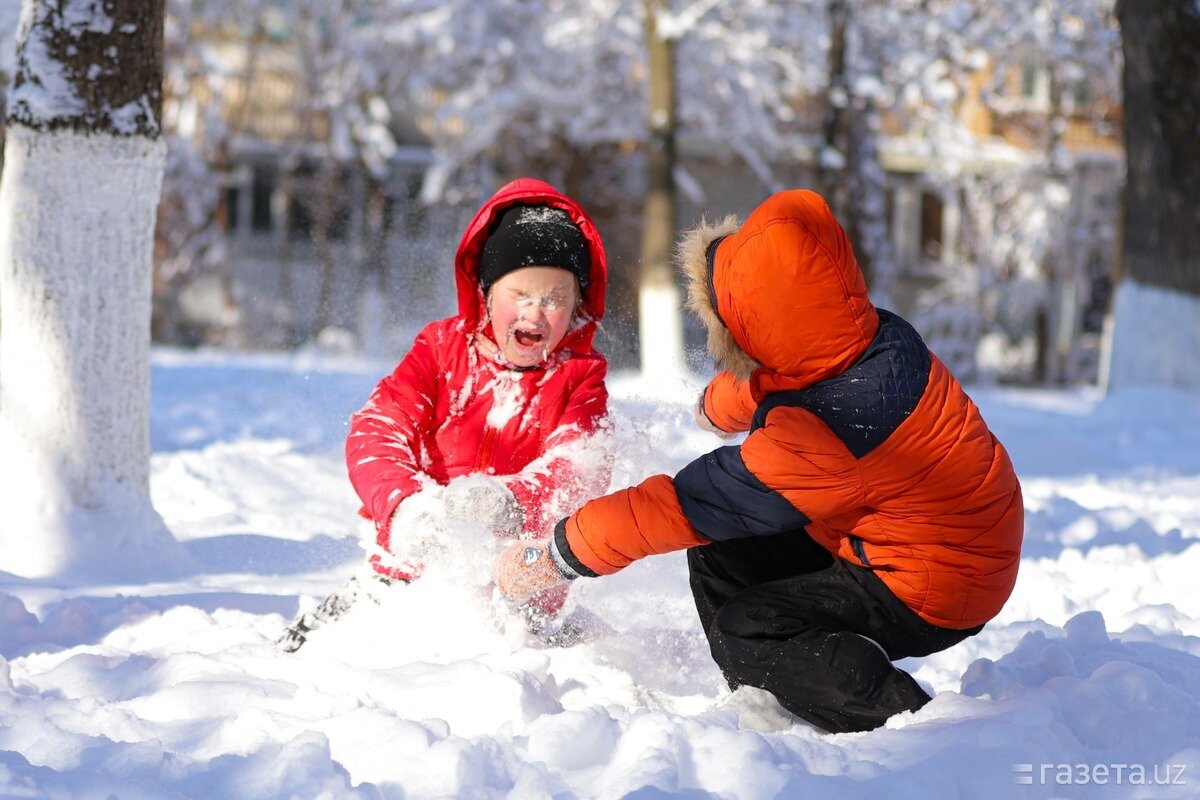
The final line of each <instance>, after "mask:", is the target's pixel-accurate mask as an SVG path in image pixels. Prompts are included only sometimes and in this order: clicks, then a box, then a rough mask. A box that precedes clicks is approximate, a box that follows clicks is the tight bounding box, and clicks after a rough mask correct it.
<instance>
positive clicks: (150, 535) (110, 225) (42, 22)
mask: <svg viewBox="0 0 1200 800" xmlns="http://www.w3.org/2000/svg"><path fill="white" fill-rule="evenodd" d="M162 53H163V2H162V0H142V1H141V2H133V0H128V1H127V2H110V3H104V4H101V3H100V2H96V0H58V2H52V1H51V0H24V3H23V5H22V10H21V19H20V24H19V27H18V31H17V63H16V72H15V78H14V81H13V87H12V91H11V94H10V97H9V106H8V116H7V122H8V135H7V141H6V148H5V168H4V176H3V181H2V182H0V319H2V320H3V324H2V326H0V508H2V509H3V514H2V515H0V569H3V570H4V571H6V572H10V573H15V574H17V575H21V576H26V577H35V578H54V579H58V580H83V581H91V580H108V581H117V580H137V579H141V578H146V577H150V576H153V577H162V576H164V575H168V574H170V573H172V572H178V571H180V570H182V569H184V568H186V566H187V563H186V562H187V556H186V555H185V553H184V551H183V548H182V547H181V546H180V545H179V544H178V543H177V542H175V540H174V539H173V538H172V537H171V535H170V533H169V532H168V531H167V529H166V527H165V526H164V525H163V523H162V520H161V519H160V518H159V516H158V514H157V513H156V512H155V511H154V509H153V507H152V505H151V503H150V497H149V475H148V473H149V456H150V443H149V379H150V374H149V343H150V289H151V257H152V253H151V248H152V241H153V227H154V218H155V207H156V204H157V202H158V195H159V189H160V185H161V181H162V175H163V164H164V159H165V152H164V151H165V147H164V145H163V143H162V141H161V140H160V137H159V116H160V109H161V99H162V98H161V87H162V69H163V67H162Z"/></svg>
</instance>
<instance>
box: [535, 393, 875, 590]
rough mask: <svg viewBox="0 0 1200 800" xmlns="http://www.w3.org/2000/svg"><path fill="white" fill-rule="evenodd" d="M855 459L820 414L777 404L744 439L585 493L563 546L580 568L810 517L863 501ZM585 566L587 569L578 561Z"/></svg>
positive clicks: (603, 569)
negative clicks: (665, 471) (642, 477)
mask: <svg viewBox="0 0 1200 800" xmlns="http://www.w3.org/2000/svg"><path fill="white" fill-rule="evenodd" d="M863 499H864V490H863V488H862V483H861V480H860V478H859V472H858V464H857V460H856V459H855V458H854V456H853V455H851V454H850V452H849V451H848V450H847V449H846V447H845V445H843V444H842V443H841V441H840V440H839V439H838V438H837V437H836V436H835V435H834V434H833V432H832V431H830V430H829V428H828V427H826V426H825V425H824V423H822V422H821V421H820V420H818V419H817V418H816V417H814V416H813V415H812V414H809V413H808V412H807V411H804V410H803V409H796V408H779V409H775V410H774V411H772V412H771V414H770V415H769V416H768V419H767V424H766V425H765V426H764V427H763V428H760V429H758V430H756V431H755V432H754V433H752V434H750V436H749V437H747V438H746V441H745V442H743V443H742V444H741V446H739V447H722V448H718V449H717V450H714V451H713V452H711V453H707V454H705V455H703V456H701V457H700V458H698V459H696V460H695V461H693V462H692V463H691V464H688V465H687V466H686V467H684V468H683V469H682V470H680V472H679V474H677V475H676V476H675V478H674V479H673V480H672V479H671V478H668V477H667V476H665V475H658V476H655V477H652V478H649V479H647V480H646V481H645V482H643V483H642V484H641V485H639V486H636V487H634V488H632V489H625V490H622V491H620V492H616V493H615V494H611V495H608V496H607V497H602V498H600V499H598V500H593V501H592V502H590V503H587V504H585V505H584V506H583V508H581V509H580V510H579V511H578V512H577V513H576V514H574V515H573V516H572V517H570V518H568V519H567V520H565V522H564V524H562V525H560V527H559V530H558V532H557V541H556V544H557V546H558V550H559V553H560V555H561V556H562V557H563V559H564V560H566V562H567V563H568V564H569V565H570V566H572V567H573V568H575V570H576V571H577V572H580V573H581V574H583V575H605V574H609V573H612V572H616V571H617V570H619V569H622V568H623V567H625V566H627V565H628V564H629V563H631V562H632V561H635V560H637V559H639V558H643V557H645V556H647V555H653V554H656V553H666V552H670V551H672V550H680V549H683V548H686V547H694V546H696V545H701V544H706V543H708V542H713V541H727V540H730V539H739V538H744V537H748V536H768V535H771V534H775V533H783V532H784V531H789V530H797V529H801V528H804V527H806V526H807V525H809V524H810V523H811V522H812V521H814V520H823V519H826V518H828V517H831V516H834V515H836V514H839V513H842V512H844V511H846V510H848V509H850V508H854V507H856V506H859V505H861V504H862V503H863ZM581 567H582V569H581Z"/></svg>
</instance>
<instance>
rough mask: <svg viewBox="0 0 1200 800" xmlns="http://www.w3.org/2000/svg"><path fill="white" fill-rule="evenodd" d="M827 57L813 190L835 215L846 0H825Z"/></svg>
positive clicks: (841, 169)
mask: <svg viewBox="0 0 1200 800" xmlns="http://www.w3.org/2000/svg"><path fill="white" fill-rule="evenodd" d="M828 11H829V60H828V66H827V70H828V80H827V81H826V89H825V110H824V114H823V116H822V118H821V150H820V152H819V153H817V163H816V172H817V189H818V191H820V193H821V196H822V197H824V198H825V202H826V203H828V204H829V208H830V209H832V211H833V213H834V215H835V216H837V217H839V218H840V217H841V215H842V213H843V212H844V211H845V205H846V204H845V202H844V200H845V198H844V196H843V194H842V192H841V190H840V188H839V187H841V186H842V185H843V182H842V178H843V176H844V175H845V171H846V139H847V130H846V128H847V126H846V110H847V106H848V105H849V101H850V96H849V81H848V79H847V74H846V73H847V67H846V25H847V18H848V17H849V10H848V9H847V7H846V0H829V7H828Z"/></svg>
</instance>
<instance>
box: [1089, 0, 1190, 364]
mask: <svg viewBox="0 0 1200 800" xmlns="http://www.w3.org/2000/svg"><path fill="white" fill-rule="evenodd" d="M1117 16H1118V18H1119V19H1120V22H1121V40H1122V43H1123V49H1124V55H1125V59H1124V64H1125V71H1124V88H1125V111H1124V128H1125V152H1126V158H1125V161H1126V182H1125V195H1124V200H1123V205H1124V236H1123V243H1122V245H1123V246H1122V252H1121V263H1122V266H1123V274H1121V275H1119V276H1118V277H1119V280H1118V282H1117V286H1116V293H1115V302H1114V309H1113V321H1112V324H1111V326H1110V331H1109V333H1110V335H1109V338H1108V351H1107V354H1106V355H1107V359H1106V360H1107V362H1108V368H1107V374H1106V375H1105V383H1106V385H1107V386H1108V387H1110V388H1126V387H1131V386H1140V385H1148V384H1155V385H1169V386H1180V387H1191V388H1197V387H1200V357H1198V356H1197V353H1200V158H1197V153H1198V152H1200V148H1198V143H1200V137H1198V136H1197V130H1200V5H1198V4H1197V2H1196V0H1156V1H1153V2H1152V0H1122V2H1119V3H1118V4H1117Z"/></svg>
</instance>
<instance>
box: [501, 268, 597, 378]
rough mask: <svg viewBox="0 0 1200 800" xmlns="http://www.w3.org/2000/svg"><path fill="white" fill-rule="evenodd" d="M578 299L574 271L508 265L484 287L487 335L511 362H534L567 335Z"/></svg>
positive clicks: (532, 363) (527, 363)
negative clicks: (489, 324) (509, 269)
mask: <svg viewBox="0 0 1200 800" xmlns="http://www.w3.org/2000/svg"><path fill="white" fill-rule="evenodd" d="M578 302H579V292H578V290H577V289H576V285H575V277H574V276H573V275H572V274H571V273H570V272H567V271H566V270H565V269H559V268H558V267H522V268H521V269H517V270H513V271H512V272H509V273H508V274H506V275H504V277H502V278H500V280H498V281H496V282H495V283H494V284H493V285H492V288H491V291H489V292H488V313H489V316H490V317H491V321H492V336H493V337H494V338H495V340H496V343H497V344H498V345H500V351H501V352H502V353H503V354H504V357H505V358H506V359H508V360H509V361H510V362H511V363H512V364H514V365H516V366H518V367H533V366H537V365H538V364H541V363H542V362H544V361H546V359H548V358H549V357H550V354H551V353H553V352H554V350H555V348H557V347H558V345H559V344H560V343H561V342H562V340H563V337H564V336H566V335H567V331H568V330H569V329H570V327H571V319H572V318H573V317H574V315H575V306H576V305H577V304H578Z"/></svg>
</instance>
